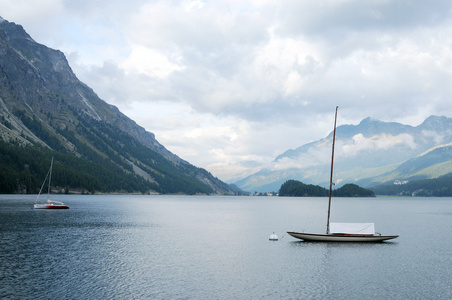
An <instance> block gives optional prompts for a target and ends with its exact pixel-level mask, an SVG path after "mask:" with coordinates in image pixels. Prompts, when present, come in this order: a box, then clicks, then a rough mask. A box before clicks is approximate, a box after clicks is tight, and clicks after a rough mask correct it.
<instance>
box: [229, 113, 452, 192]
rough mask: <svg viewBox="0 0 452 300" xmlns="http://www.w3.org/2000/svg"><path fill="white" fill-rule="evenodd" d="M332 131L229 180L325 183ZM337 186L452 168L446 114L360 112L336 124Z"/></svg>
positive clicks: (245, 185) (451, 132) (260, 186)
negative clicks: (418, 119)
mask: <svg viewBox="0 0 452 300" xmlns="http://www.w3.org/2000/svg"><path fill="white" fill-rule="evenodd" d="M331 144H332V132H331V133H330V134H329V135H328V136H327V137H325V138H323V139H321V140H318V141H316V142H312V143H308V144H305V145H303V146H300V147H298V148H296V149H291V150H287V151H285V152H284V153H282V154H281V155H279V156H277V157H276V158H275V160H274V161H273V162H272V163H271V164H270V165H268V166H266V167H263V168H262V169H261V170H260V171H259V172H257V173H255V174H253V175H251V176H248V177H246V178H244V179H242V180H240V181H238V182H235V184H236V185H237V186H238V187H240V188H241V189H243V190H246V191H278V190H279V188H280V187H281V185H282V184H283V183H284V182H286V181H287V180H289V179H294V180H299V181H302V182H303V183H305V184H318V185H321V186H325V187H326V186H328V184H329V172H330V164H331ZM334 170H335V171H334V181H335V183H336V185H337V186H341V185H343V184H346V183H354V184H358V185H360V186H364V187H373V186H377V185H381V184H393V183H394V182H396V181H400V182H406V181H408V182H409V181H413V180H420V179H432V178H437V177H440V176H442V175H446V174H449V173H452V119H451V118H447V117H439V116H430V117H429V118H427V119H426V120H425V121H424V122H423V123H422V124H420V125H419V126H416V127H413V126H409V125H403V124H400V123H394V122H382V121H379V120H375V119H372V118H366V119H364V120H362V121H361V123H359V124H358V125H342V126H339V127H338V128H337V133H336V151H335V165H334Z"/></svg>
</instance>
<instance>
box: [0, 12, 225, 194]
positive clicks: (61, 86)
mask: <svg viewBox="0 0 452 300" xmlns="http://www.w3.org/2000/svg"><path fill="white" fill-rule="evenodd" d="M0 136H1V139H3V140H4V141H7V142H11V141H15V142H20V143H21V144H22V145H35V144H40V145H43V146H44V147H46V148H48V149H52V150H54V151H60V152H65V153H71V154H72V155H74V156H76V157H79V158H82V159H89V158H88V156H89V155H87V152H86V151H88V150H83V149H85V146H86V147H88V148H89V151H93V152H94V153H96V155H99V156H101V157H103V158H108V159H109V160H110V161H118V162H116V164H117V165H121V164H129V165H130V168H132V166H134V167H133V168H132V169H134V170H138V169H137V168H138V166H140V167H139V169H140V171H137V172H136V174H140V176H141V177H143V176H144V177H145V178H148V179H149V178H152V179H150V180H149V181H150V182H151V181H152V182H154V183H157V185H158V186H162V185H165V181H167V180H168V179H169V177H174V176H176V175H174V174H177V176H176V177H178V176H181V178H185V179H181V178H179V179H181V180H182V181H183V180H188V181H189V182H194V183H195V185H197V184H200V185H201V186H203V187H207V188H206V189H201V190H203V191H204V192H205V191H206V190H211V192H213V193H220V194H222V193H231V190H230V188H229V186H228V185H226V184H225V183H223V182H221V181H220V180H218V179H216V178H215V177H213V176H212V175H211V174H209V173H208V172H206V171H205V170H203V169H199V168H196V167H194V166H192V165H190V164H189V163H188V162H186V161H184V160H182V159H180V158H179V157H178V156H177V155H175V154H173V153H171V152H170V151H168V150H167V149H166V148H165V147H164V146H163V145H161V144H160V143H159V142H158V141H157V140H156V139H155V136H154V134H152V133H150V132H147V131H146V130H145V129H144V128H142V127H140V126H138V125H137V124H136V123H135V122H134V121H133V120H131V119H130V118H128V117H127V116H125V115H124V114H122V113H121V112H120V111H119V110H118V109H117V108H116V107H114V106H112V105H109V104H108V103H106V102H105V101H103V100H102V99H100V98H99V97H98V96H97V95H96V93H95V92H94V91H93V90H92V89H91V88H89V87H88V86H87V85H86V84H84V83H82V82H80V81H79V80H78V79H77V77H76V76H75V74H74V73H73V71H72V69H71V68H70V66H69V64H68V62H67V60H66V57H65V56H64V54H63V53H62V52H61V51H58V50H53V49H50V48H48V47H46V46H44V45H41V44H38V43H36V42H35V41H34V40H33V39H32V38H31V37H30V36H29V35H28V34H27V33H26V32H25V30H24V29H23V28H22V26H20V25H17V24H15V23H11V22H8V21H6V20H3V19H0ZM126 143H131V144H132V145H133V147H135V148H134V150H131V148H130V147H126V146H127V145H126ZM138 149H141V154H140V153H139V151H138ZM143 149H144V150H143ZM143 151H144V152H146V151H151V152H152V155H157V154H158V155H160V156H162V157H163V158H164V159H163V160H160V159H159V158H158V157H154V158H153V159H150V160H148V159H147V158H149V157H147V158H146V157H139V156H140V155H142V154H143V155H145V153H143ZM151 152H150V153H151ZM112 155H114V156H115V157H111V156H112ZM118 157H119V158H120V161H119V160H118ZM149 161H152V162H153V163H149ZM157 161H161V163H160V166H156V165H155V164H156V162H157ZM163 165H164V166H163ZM122 168H123V169H127V167H124V166H123V167H122ZM164 170H170V171H169V172H170V173H168V174H165V171H164ZM188 170H189V171H188ZM143 172H144V173H146V175H143V174H144V173H143ZM171 174H173V175H171ZM172 186H173V188H171V189H170V190H165V191H162V192H184V188H182V187H180V188H177V184H176V183H173V184H172ZM157 189H158V188H157ZM195 190H196V189H195ZM201 190H200V191H199V192H202V191H201Z"/></svg>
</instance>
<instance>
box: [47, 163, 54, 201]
mask: <svg viewBox="0 0 452 300" xmlns="http://www.w3.org/2000/svg"><path fill="white" fill-rule="evenodd" d="M52 167H53V156H52V161H51V162H50V171H49V172H50V176H49V187H48V188H47V200H49V196H50V182H51V181H52Z"/></svg>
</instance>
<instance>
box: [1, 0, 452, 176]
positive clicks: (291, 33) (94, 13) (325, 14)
mask: <svg viewBox="0 0 452 300" xmlns="http://www.w3.org/2000/svg"><path fill="white" fill-rule="evenodd" d="M0 16H2V17H3V18H4V19H6V20H8V21H10V22H15V23H18V24H21V25H22V26H24V28H25V30H26V31H27V32H28V33H29V34H30V35H31V36H32V37H33V38H34V39H35V40H36V41H37V42H39V43H42V44H45V45H47V46H49V47H51V48H54V49H59V50H61V51H63V52H64V53H65V55H66V57H67V58H68V60H69V64H70V65H71V67H72V69H73V70H74V72H75V73H76V75H77V76H78V78H79V79H80V80H81V81H83V82H85V83H86V84H88V85H89V86H90V87H92V88H93V89H94V91H95V92H96V93H97V94H98V95H99V96H100V97H101V98H102V99H103V100H105V101H106V102H108V103H110V104H113V105H115V106H117V107H118V108H119V109H120V110H121V111H122V112H123V113H125V114H126V115H127V116H129V117H130V118H131V119H133V120H135V121H136V122H137V123H138V124H139V125H141V126H143V127H144V128H146V130H148V131H150V132H153V133H154V134H155V135H156V138H157V140H158V141H159V142H160V143H161V144H163V145H164V146H165V147H166V148H168V149H169V150H170V151H172V152H173V153H175V154H177V155H178V156H180V157H182V158H183V159H185V160H187V161H189V162H190V163H192V164H194V165H196V166H198V167H203V168H206V169H207V170H209V171H210V172H212V174H213V175H215V176H217V177H219V178H220V179H222V180H224V181H230V180H233V179H235V178H239V177H241V176H244V175H247V174H250V173H253V172H254V171H255V170H256V169H255V168H256V167H257V166H259V165H262V164H267V163H270V162H271V161H272V160H273V159H274V158H275V157H276V156H277V155H278V154H281V153H282V152H284V151H285V150H287V149H291V148H292V149H293V148H296V147H298V146H301V145H303V144H305V143H308V142H311V141H315V140H319V139H321V138H323V137H325V136H326V135H327V134H328V133H329V132H330V131H331V130H332V125H333V120H334V109H335V106H336V105H338V106H339V116H338V125H341V124H358V123H359V122H360V121H361V120H362V119H364V118H366V117H372V118H375V119H379V120H382V121H395V122H400V123H403V124H409V125H413V126H417V125H419V124H420V123H422V121H423V120H424V119H425V118H427V117H428V116H430V115H440V116H447V117H452V105H451V104H452V102H451V101H450V100H451V97H450V95H451V87H452V84H451V83H452V2H451V1H449V0H444V1H440V0H429V1H419V0H418V1H414V0H413V1H409V0H404V1H402V0H400V1H390V0H374V1H372V0H369V1H367V0H325V1H320V0H319V1H311V0H306V1H303V0H294V1H290V0H288V1H267V0H262V1H259V0H254V1H253V0H251V1H246V0H232V1H222V0H220V1H170V0H166V1H148V0H128V1H123V0H105V1H100V0H77V1H72V0H0Z"/></svg>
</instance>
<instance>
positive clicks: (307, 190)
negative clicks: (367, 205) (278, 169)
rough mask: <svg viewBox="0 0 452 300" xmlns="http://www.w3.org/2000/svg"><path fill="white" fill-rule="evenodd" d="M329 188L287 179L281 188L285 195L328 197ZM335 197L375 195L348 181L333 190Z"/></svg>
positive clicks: (282, 193) (280, 192)
mask: <svg viewBox="0 0 452 300" xmlns="http://www.w3.org/2000/svg"><path fill="white" fill-rule="evenodd" d="M328 195H329V190H328V189H326V188H323V187H321V186H318V185H313V184H304V183H303V182H301V181H298V180H287V181H286V182H285V183H283V184H282V185H281V188H280V189H279V196H283V197H328ZM332 195H333V196H334V197H375V193H374V192H373V191H371V190H368V189H365V188H362V187H360V186H358V185H356V184H352V183H348V184H345V185H344V186H342V187H340V188H338V189H335V190H333V191H332Z"/></svg>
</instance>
